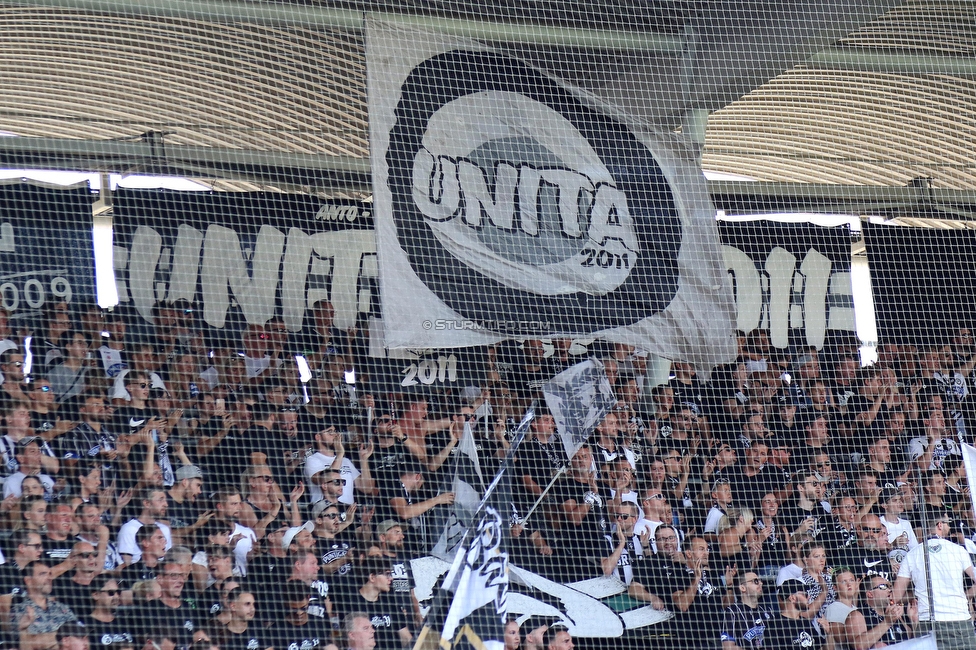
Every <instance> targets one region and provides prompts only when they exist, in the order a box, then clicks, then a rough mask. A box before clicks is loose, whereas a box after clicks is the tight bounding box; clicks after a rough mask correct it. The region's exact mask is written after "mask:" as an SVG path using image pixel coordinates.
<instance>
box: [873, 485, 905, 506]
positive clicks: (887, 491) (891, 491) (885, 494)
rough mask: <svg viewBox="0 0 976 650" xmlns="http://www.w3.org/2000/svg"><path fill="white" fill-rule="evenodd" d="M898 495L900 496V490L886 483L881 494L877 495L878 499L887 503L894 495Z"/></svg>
mask: <svg viewBox="0 0 976 650" xmlns="http://www.w3.org/2000/svg"><path fill="white" fill-rule="evenodd" d="M900 496H901V492H900V491H899V490H898V488H896V487H893V486H891V485H886V486H885V487H884V488H883V489H882V490H881V494H880V495H878V501H879V502H881V503H888V502H889V501H891V500H892V499H894V498H895V497H900Z"/></svg>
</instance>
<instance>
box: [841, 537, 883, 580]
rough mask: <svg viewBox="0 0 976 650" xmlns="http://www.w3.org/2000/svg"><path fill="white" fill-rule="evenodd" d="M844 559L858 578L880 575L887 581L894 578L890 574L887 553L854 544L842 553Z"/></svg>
mask: <svg viewBox="0 0 976 650" xmlns="http://www.w3.org/2000/svg"><path fill="white" fill-rule="evenodd" d="M844 561H845V564H847V566H849V567H851V569H853V570H854V571H855V575H856V576H857V577H858V578H864V577H867V576H881V577H882V578H884V579H885V580H888V581H893V580H894V578H895V576H893V575H891V563H890V562H889V561H888V554H887V553H881V552H879V551H875V550H871V549H866V548H861V547H860V546H856V545H855V546H851V547H850V548H849V549H847V552H846V553H845V554H844Z"/></svg>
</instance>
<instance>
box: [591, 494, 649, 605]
mask: <svg viewBox="0 0 976 650" xmlns="http://www.w3.org/2000/svg"><path fill="white" fill-rule="evenodd" d="M614 522H615V523H614V526H613V535H607V536H606V539H607V547H608V548H609V550H610V554H609V555H606V556H604V557H602V558H600V569H601V570H602V574H603V575H604V576H611V575H613V576H616V577H617V579H618V580H620V581H621V582H623V583H624V584H625V585H627V593H628V594H629V595H630V597H631V598H636V599H637V600H641V601H644V602H648V603H651V604H652V605H653V606H654V607H655V608H656V609H663V608H664V602H663V601H662V600H661V599H660V598H658V597H657V596H654V595H653V594H651V593H650V592H648V591H647V589H645V588H644V585H643V584H641V583H640V582H639V581H638V580H635V579H634V577H635V576H634V570H635V567H640V566H642V565H643V563H644V562H645V557H644V556H645V555H647V556H649V555H650V549H649V548H648V546H649V545H650V536H649V535H645V536H644V537H640V536H638V535H635V534H634V525H635V524H636V523H637V506H636V505H634V504H633V503H631V502H629V501H624V502H623V503H621V504H619V505H618V506H617V507H616V514H615V515H614ZM639 574H640V572H639V570H638V575H639Z"/></svg>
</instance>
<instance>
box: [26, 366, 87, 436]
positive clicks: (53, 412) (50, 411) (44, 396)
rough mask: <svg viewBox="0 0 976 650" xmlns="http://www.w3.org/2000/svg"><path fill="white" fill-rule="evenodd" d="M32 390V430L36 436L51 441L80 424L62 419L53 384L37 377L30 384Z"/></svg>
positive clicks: (29, 393) (29, 394)
mask: <svg viewBox="0 0 976 650" xmlns="http://www.w3.org/2000/svg"><path fill="white" fill-rule="evenodd" d="M28 387H29V388H30V390H29V392H28V394H27V395H28V397H30V410H31V428H32V429H33V430H34V433H35V435H38V436H41V437H42V438H44V440H46V441H51V440H54V439H55V438H57V437H58V436H62V435H64V434H65V433H66V432H68V431H69V430H70V429H71V427H73V426H75V425H76V424H78V423H77V422H73V421H72V420H71V419H66V418H62V417H61V416H60V414H59V413H58V406H57V404H56V403H55V402H56V400H55V395H54V389H52V388H51V382H50V381H48V380H47V379H44V378H43V377H37V378H35V379H34V380H33V381H31V382H30V384H28Z"/></svg>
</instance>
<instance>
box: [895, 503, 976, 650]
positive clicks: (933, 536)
mask: <svg viewBox="0 0 976 650" xmlns="http://www.w3.org/2000/svg"><path fill="white" fill-rule="evenodd" d="M951 531H952V526H951V524H950V522H949V518H948V517H945V516H942V517H939V518H938V519H936V521H935V523H934V524H932V526H931V527H930V528H929V531H928V532H929V537H928V539H926V540H925V542H924V546H923V544H919V545H918V546H916V547H915V548H914V549H912V550H911V551H909V552H908V555H906V556H905V559H904V560H903V561H902V563H901V566H900V567H899V569H898V578H897V579H896V580H895V591H894V594H893V595H892V598H893V600H894V601H895V602H896V603H904V602H905V601H906V596H907V593H908V586H909V584H911V585H913V586H914V592H915V597H916V598H917V599H918V620H919V621H934V622H933V628H934V630H935V637H936V640H937V642H938V645H939V648H940V650H943V649H949V650H957V649H959V650H976V636H974V635H973V624H972V619H971V617H970V613H969V599H970V598H971V597H972V596H973V594H974V591H976V588H974V587H969V588H968V589H967V587H966V585H967V584H972V583H973V582H976V570H974V569H973V561H972V559H971V558H970V556H969V553H967V552H966V549H964V548H963V547H961V546H959V545H958V544H953V543H952V542H950V541H949V540H948V539H946V537H947V536H948V535H949V534H950V533H951ZM926 547H927V550H928V564H929V565H930V566H931V576H932V577H931V584H929V583H928V581H927V580H926V567H925V564H926V557H925V552H926ZM966 576H968V577H969V581H968V582H967V581H966V580H965V577H966ZM930 589H931V591H932V593H933V594H935V597H934V603H930V602H929V590H930Z"/></svg>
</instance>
